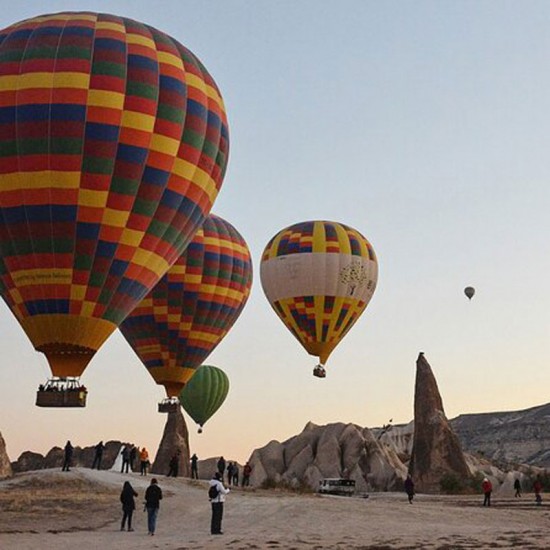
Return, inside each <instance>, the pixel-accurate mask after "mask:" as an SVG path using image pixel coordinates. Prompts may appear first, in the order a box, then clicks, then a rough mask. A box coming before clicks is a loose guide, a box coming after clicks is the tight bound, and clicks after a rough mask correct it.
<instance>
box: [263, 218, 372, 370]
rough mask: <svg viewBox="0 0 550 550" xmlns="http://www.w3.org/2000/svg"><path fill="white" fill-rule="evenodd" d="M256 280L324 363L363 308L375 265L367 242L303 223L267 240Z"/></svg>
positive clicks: (347, 231)
mask: <svg viewBox="0 0 550 550" xmlns="http://www.w3.org/2000/svg"><path fill="white" fill-rule="evenodd" d="M260 278H261V281H262V286H263V289H264V292H265V295H266V297H267V299H268V300H269V303H270V304H271V306H272V307H273V309H274V310H275V312H276V313H277V315H278V316H279V317H280V318H281V320H282V321H283V323H284V324H285V325H286V326H287V328H288V329H289V330H290V331H291V332H292V334H294V336H295V337H296V338H297V339H298V340H299V342H300V343H301V344H302V346H303V347H304V348H305V349H306V351H307V352H308V353H310V354H311V355H315V356H317V357H319V359H320V362H321V364H324V363H325V362H326V361H327V359H328V357H329V355H330V353H331V352H332V350H333V349H334V348H335V347H336V346H337V345H338V343H339V342H340V341H341V340H342V338H343V337H344V336H345V334H346V333H347V332H348V331H349V329H350V328H351V327H352V326H353V324H354V323H355V322H356V321H357V319H358V318H359V316H360V315H361V314H362V313H363V311H364V310H365V308H366V307H367V304H368V303H369V301H370V299H371V297H372V295H373V293H374V290H375V288H376V282H377V280H378V262H377V259H376V255H375V253H374V249H373V248H372V246H371V244H370V243H369V242H368V241H367V239H366V238H365V237H363V235H361V233H359V232H358V231H356V230H355V229H352V228H351V227H348V226H346V225H344V224H341V223H336V222H328V221H308V222H303V223H298V224H295V225H292V226H290V227H287V228H285V229H283V230H282V231H280V232H279V233H277V235H275V236H274V237H273V238H272V239H271V240H270V241H269V243H268V244H267V246H266V247H265V250H264V252H263V255H262V261H261V265H260Z"/></svg>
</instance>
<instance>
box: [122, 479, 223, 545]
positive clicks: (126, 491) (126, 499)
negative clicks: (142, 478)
mask: <svg viewBox="0 0 550 550" xmlns="http://www.w3.org/2000/svg"><path fill="white" fill-rule="evenodd" d="M228 493H229V488H228V487H225V486H224V484H223V479H222V476H221V474H220V473H219V472H216V473H215V474H214V476H213V477H212V479H211V480H210V483H209V491H208V496H209V500H210V505H211V508H212V518H211V521H210V533H211V534H212V535H223V531H222V519H223V504H224V502H225V495H227V494H228ZM137 496H138V493H137V492H136V490H135V489H134V488H133V487H132V485H131V484H130V482H129V481H125V482H124V485H123V487H122V491H121V493H120V502H121V503H122V521H121V522H120V530H121V531H125V530H128V531H133V530H134V528H133V527H132V517H133V514H134V510H135V509H136V502H135V498H136V497H137ZM161 500H162V489H161V488H160V487H159V485H158V481H157V479H156V478H153V479H151V483H150V484H149V487H147V490H146V491H145V510H146V511H147V528H148V534H149V535H151V536H153V535H154V534H155V531H156V528H157V517H158V513H159V509H160V501H161Z"/></svg>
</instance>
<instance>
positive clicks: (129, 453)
mask: <svg viewBox="0 0 550 550" xmlns="http://www.w3.org/2000/svg"><path fill="white" fill-rule="evenodd" d="M104 450H105V444H104V443H103V441H100V442H99V443H98V444H97V445H95V447H94V451H95V452H94V459H93V462H92V470H95V469H98V470H101V462H102V460H103V451H104ZM73 456H74V447H73V445H72V443H71V441H70V440H69V441H67V443H66V444H65V448H64V455H63V467H62V471H64V472H69V471H70V468H71V465H72V463H73ZM121 456H122V466H121V469H120V472H121V473H129V472H130V471H132V472H133V471H135V461H136V458H137V457H138V456H139V469H140V473H141V475H147V470H148V468H149V466H150V462H149V452H148V451H147V449H146V448H145V447H142V448H141V449H139V448H138V447H136V446H135V445H132V444H127V445H124V447H123V448H122V450H121ZM176 475H177V472H176Z"/></svg>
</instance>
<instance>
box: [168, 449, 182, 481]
mask: <svg viewBox="0 0 550 550" xmlns="http://www.w3.org/2000/svg"><path fill="white" fill-rule="evenodd" d="M179 463H180V452H179V451H176V452H175V453H174V454H173V455H172V458H171V459H170V463H169V464H168V466H169V469H168V477H170V476H172V477H178V470H179Z"/></svg>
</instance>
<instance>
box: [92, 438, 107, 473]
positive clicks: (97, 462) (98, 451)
mask: <svg viewBox="0 0 550 550" xmlns="http://www.w3.org/2000/svg"><path fill="white" fill-rule="evenodd" d="M104 448H105V445H103V441H100V442H99V443H98V444H97V445H96V446H95V456H94V461H93V463H92V470H93V469H94V468H95V467H96V466H97V469H98V470H101V459H102V458H103V449H104Z"/></svg>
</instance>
